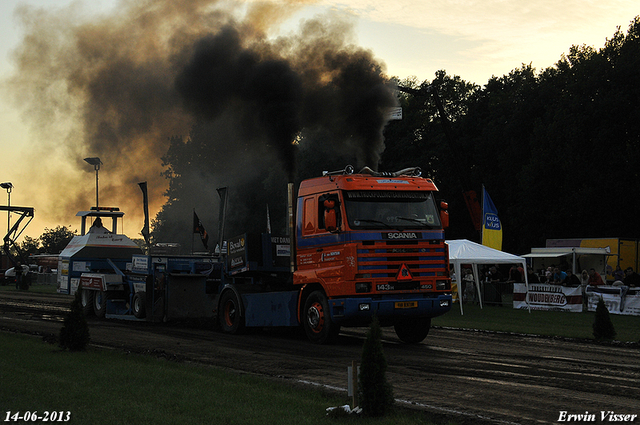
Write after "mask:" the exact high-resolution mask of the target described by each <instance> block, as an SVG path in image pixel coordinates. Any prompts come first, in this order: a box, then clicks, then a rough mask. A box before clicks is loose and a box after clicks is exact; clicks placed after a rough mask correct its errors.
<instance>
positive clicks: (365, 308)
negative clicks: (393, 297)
mask: <svg viewBox="0 0 640 425" xmlns="http://www.w3.org/2000/svg"><path fill="white" fill-rule="evenodd" d="M358 310H360V311H369V310H371V304H365V303H363V304H359V305H358Z"/></svg>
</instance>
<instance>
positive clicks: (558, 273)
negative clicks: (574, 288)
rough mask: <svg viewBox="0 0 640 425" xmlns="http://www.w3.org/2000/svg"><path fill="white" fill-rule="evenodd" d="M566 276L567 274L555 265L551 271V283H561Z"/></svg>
mask: <svg viewBox="0 0 640 425" xmlns="http://www.w3.org/2000/svg"><path fill="white" fill-rule="evenodd" d="M566 278H567V274H566V273H565V272H563V271H562V270H560V269H559V268H558V267H556V268H555V269H554V271H553V283H554V284H556V285H561V284H562V282H564V280H565V279H566Z"/></svg>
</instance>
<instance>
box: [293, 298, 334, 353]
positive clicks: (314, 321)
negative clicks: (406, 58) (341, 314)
mask: <svg viewBox="0 0 640 425" xmlns="http://www.w3.org/2000/svg"><path fill="white" fill-rule="evenodd" d="M302 322H303V326H304V331H305V333H306V334H307V338H309V340H310V341H311V342H314V343H316V344H330V343H331V342H333V341H335V339H336V337H337V336H338V334H339V333H340V326H339V325H337V324H335V323H334V322H333V321H332V320H331V316H330V314H329V301H328V300H327V296H326V295H325V294H324V292H322V291H315V292H312V293H311V294H310V295H309V297H308V298H307V300H306V301H305V303H304V311H303V314H302Z"/></svg>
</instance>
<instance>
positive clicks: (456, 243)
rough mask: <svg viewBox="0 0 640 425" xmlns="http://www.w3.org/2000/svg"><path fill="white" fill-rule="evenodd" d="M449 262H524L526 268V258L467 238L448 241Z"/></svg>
mask: <svg viewBox="0 0 640 425" xmlns="http://www.w3.org/2000/svg"><path fill="white" fill-rule="evenodd" d="M447 245H449V262H450V263H454V262H456V263H458V264H522V265H523V267H524V268H525V269H526V265H527V263H526V260H525V259H524V258H522V257H519V256H517V255H513V254H509V253H507V252H503V251H498V250H497V249H493V248H489V247H488V246H484V245H480V244H479V243H475V242H471V241H469V240H467V239H456V240H451V241H447Z"/></svg>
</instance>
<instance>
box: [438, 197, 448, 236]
mask: <svg viewBox="0 0 640 425" xmlns="http://www.w3.org/2000/svg"><path fill="white" fill-rule="evenodd" d="M447 208H449V204H448V203H446V202H444V201H441V202H440V223H442V228H443V229H446V228H448V227H449V211H447Z"/></svg>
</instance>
